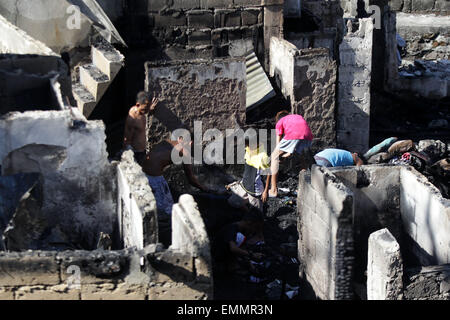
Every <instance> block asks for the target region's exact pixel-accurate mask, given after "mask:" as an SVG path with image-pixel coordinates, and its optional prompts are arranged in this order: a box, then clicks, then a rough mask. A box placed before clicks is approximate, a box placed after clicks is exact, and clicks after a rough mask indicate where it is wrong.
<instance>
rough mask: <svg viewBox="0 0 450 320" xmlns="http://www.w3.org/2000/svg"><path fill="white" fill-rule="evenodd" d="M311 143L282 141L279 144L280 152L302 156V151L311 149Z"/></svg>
mask: <svg viewBox="0 0 450 320" xmlns="http://www.w3.org/2000/svg"><path fill="white" fill-rule="evenodd" d="M311 144H312V141H310V140H286V139H283V140H281V142H280V146H279V148H280V150H281V151H284V152H287V153H290V154H294V152H297V153H298V154H302V152H303V151H304V150H307V149H309V148H311Z"/></svg>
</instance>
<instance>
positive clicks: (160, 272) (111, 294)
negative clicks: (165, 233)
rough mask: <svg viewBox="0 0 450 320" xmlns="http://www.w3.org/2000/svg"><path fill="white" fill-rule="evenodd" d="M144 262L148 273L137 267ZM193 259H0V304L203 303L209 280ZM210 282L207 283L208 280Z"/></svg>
mask: <svg viewBox="0 0 450 320" xmlns="http://www.w3.org/2000/svg"><path fill="white" fill-rule="evenodd" d="M141 258H143V261H145V263H144V268H143V270H144V271H141V265H140V263H139V261H141V260H142V259H141ZM194 264H195V261H194V259H193V257H192V256H191V255H190V254H188V253H184V252H172V251H170V250H166V251H163V250H162V248H161V246H157V245H152V246H148V247H146V248H145V250H141V251H136V250H134V249H127V250H122V251H100V250H98V251H65V252H59V253H58V252H45V251H34V252H27V253H0V266H1V268H0V270H1V271H0V299H1V300H203V299H208V298H211V297H212V284H211V282H210V277H209V275H208V277H206V278H205V277H202V276H197V270H196V267H195V266H194ZM205 279H206V280H205Z"/></svg>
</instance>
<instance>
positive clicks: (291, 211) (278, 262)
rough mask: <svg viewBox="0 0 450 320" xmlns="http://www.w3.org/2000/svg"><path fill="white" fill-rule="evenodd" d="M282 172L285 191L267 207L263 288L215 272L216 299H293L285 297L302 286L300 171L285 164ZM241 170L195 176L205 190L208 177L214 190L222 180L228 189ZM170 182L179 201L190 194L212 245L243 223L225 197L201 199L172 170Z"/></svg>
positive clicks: (207, 170)
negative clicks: (228, 228)
mask: <svg viewBox="0 0 450 320" xmlns="http://www.w3.org/2000/svg"><path fill="white" fill-rule="evenodd" d="M288 162H293V161H288ZM281 169H282V170H281V173H280V178H279V188H280V190H286V191H284V192H283V191H280V194H279V196H278V198H271V199H269V201H268V202H267V203H266V204H265V219H264V238H265V248H264V249H263V250H264V253H265V258H264V259H263V261H264V262H265V263H266V264H269V266H268V267H267V268H266V269H264V270H265V271H264V272H263V275H264V276H263V277H261V278H260V279H261V282H259V283H253V282H252V281H251V280H250V277H251V275H250V274H249V275H242V274H239V275H238V274H228V273H223V272H221V271H220V270H219V271H217V270H214V271H216V272H214V286H215V288H214V289H215V290H214V292H215V299H218V300H222V299H233V300H241V299H242V300H248V299H255V300H267V299H274V300H278V299H289V298H288V297H287V296H286V295H285V294H284V293H285V292H290V291H295V290H291V289H290V288H294V289H295V288H296V287H299V286H300V279H299V264H298V260H297V256H298V254H297V252H298V250H297V241H298V232H297V209H296V208H297V188H298V173H299V172H300V170H301V169H300V168H299V167H297V169H295V168H289V167H288V166H286V163H285V164H284V165H282V168H281ZM241 170H242V168H241V167H239V166H235V167H217V166H203V167H197V168H196V174H197V176H198V177H199V179H200V181H202V182H203V183H206V184H207V185H208V183H207V181H208V176H211V177H213V181H214V183H215V184H217V183H218V181H219V180H221V181H222V182H223V183H222V186H223V187H224V186H225V184H226V183H227V182H233V181H235V180H237V179H239V177H240V175H239V173H240V171H241ZM227 171H228V172H227ZM231 171H233V172H231ZM167 177H168V183H169V186H170V188H171V191H172V193H173V195H174V200H175V201H177V200H178V197H179V196H180V195H181V194H182V193H186V192H188V193H191V194H192V195H193V196H194V198H195V200H196V201H197V203H198V206H199V210H200V212H201V214H202V217H203V219H204V221H205V225H206V228H207V231H208V233H209V236H210V239H211V240H214V237H215V235H216V234H217V233H218V232H219V231H220V230H221V228H222V227H224V226H225V225H227V224H229V223H232V222H236V221H239V220H240V218H241V217H242V213H241V212H239V210H236V209H234V208H232V207H230V206H229V205H228V203H227V196H225V195H220V194H205V193H200V192H198V191H196V190H195V189H194V188H192V187H190V186H189V185H188V182H187V179H186V178H185V177H184V173H183V171H182V170H180V169H179V168H178V169H175V168H173V169H171V170H169V171H168V172H167ZM209 186H210V185H209ZM216 187H217V185H216ZM287 189H289V191H287ZM268 285H269V286H268ZM301 296H302V295H301V294H300V295H296V296H295V297H293V299H300V297H301Z"/></svg>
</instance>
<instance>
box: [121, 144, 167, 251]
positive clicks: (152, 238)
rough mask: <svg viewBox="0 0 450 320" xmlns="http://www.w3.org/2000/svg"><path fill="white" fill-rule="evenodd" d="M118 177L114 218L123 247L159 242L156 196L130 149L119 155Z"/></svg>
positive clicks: (141, 246)
mask: <svg viewBox="0 0 450 320" xmlns="http://www.w3.org/2000/svg"><path fill="white" fill-rule="evenodd" d="M117 179H118V181H117V186H118V202H117V209H118V212H117V219H118V221H119V229H120V231H119V233H120V239H121V240H122V245H123V247H124V248H131V247H136V248H138V249H143V248H144V247H146V246H148V245H150V244H156V243H158V216H157V209H156V200H155V197H154V195H153V193H152V189H151V188H150V186H149V184H148V180H147V178H146V176H145V174H144V173H143V172H142V168H141V167H140V166H139V165H138V164H137V163H136V161H135V160H134V156H133V152H132V151H127V152H125V153H124V154H123V155H122V161H121V162H120V164H119V165H118V166H117Z"/></svg>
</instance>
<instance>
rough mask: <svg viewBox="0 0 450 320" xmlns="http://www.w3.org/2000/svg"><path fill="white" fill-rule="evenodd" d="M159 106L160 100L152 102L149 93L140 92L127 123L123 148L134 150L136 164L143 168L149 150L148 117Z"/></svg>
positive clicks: (154, 99)
mask: <svg viewBox="0 0 450 320" xmlns="http://www.w3.org/2000/svg"><path fill="white" fill-rule="evenodd" d="M150 101H151V102H150ZM157 105H158V99H156V98H153V99H151V100H150V95H149V93H148V92H145V91H141V92H139V93H138V95H137V99H136V105H135V106H134V107H132V108H131V109H130V111H129V113H128V117H127V120H126V122H125V133H124V139H123V148H124V149H125V150H129V149H132V150H133V151H134V157H135V159H136V162H137V163H139V165H141V166H142V163H143V162H144V159H145V152H146V148H147V135H146V130H147V115H148V114H150V115H152V114H153V113H154V112H155V109H156V106H157Z"/></svg>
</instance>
